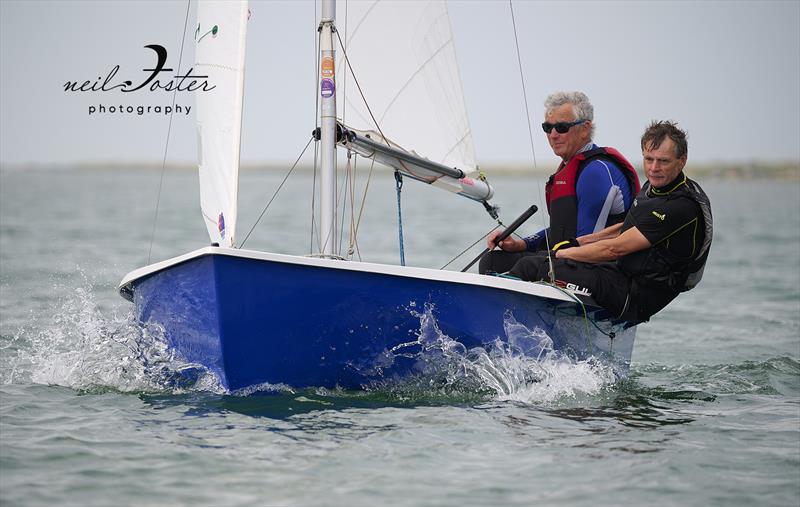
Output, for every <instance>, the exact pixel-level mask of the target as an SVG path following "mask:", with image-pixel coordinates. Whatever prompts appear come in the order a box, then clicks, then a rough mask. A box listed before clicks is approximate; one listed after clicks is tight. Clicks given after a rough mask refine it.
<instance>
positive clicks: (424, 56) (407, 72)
mask: <svg viewBox="0 0 800 507" xmlns="http://www.w3.org/2000/svg"><path fill="white" fill-rule="evenodd" d="M336 24H337V30H338V31H339V34H340V35H341V37H342V39H343V40H346V42H345V46H346V47H345V51H346V52H347V57H348V58H349V60H350V64H351V65H352V67H353V71H354V73H355V74H356V77H357V79H358V82H359V84H360V85H361V89H362V90H363V91H364V94H365V98H366V100H367V103H368V104H369V107H370V108H371V110H372V113H373V115H374V116H375V119H376V120H377V122H378V126H379V128H380V132H381V133H382V134H383V135H385V136H386V137H387V138H388V139H389V140H390V142H391V144H393V145H399V146H402V147H404V148H405V149H413V150H414V152H415V153H417V154H419V156H422V157H424V158H427V159H429V160H431V161H433V162H436V163H439V164H442V165H444V166H447V167H457V168H458V169H461V170H462V171H464V173H467V174H469V173H473V172H475V170H476V162H475V149H474V145H473V140H472V132H471V130H470V125H469V119H468V117H467V111H466V107H465V104H464V96H463V91H462V87H461V78H460V76H459V70H458V63H457V61H456V53H455V46H454V43H453V36H452V32H451V29H450V19H449V16H448V13H447V6H446V4H445V2H443V1H438V0H436V1H420V2H407V1H401V2H394V1H376V2H341V1H340V2H338V5H337V23H336ZM345 37H346V39H345ZM346 65H347V64H346V62H345V61H344V55H343V54H339V55H338V62H337V67H338V73H337V74H338V78H337V83H336V84H337V87H338V89H337V98H338V102H339V117H340V119H341V120H343V121H342V122H343V123H344V124H345V125H347V126H348V127H352V128H354V129H358V130H362V131H376V130H377V128H376V126H375V124H374V122H373V121H372V119H371V117H370V114H369V112H368V110H367V105H366V104H365V103H364V100H363V99H362V97H361V95H360V93H359V91H358V88H357V86H356V84H355V82H354V81H353V78H352V76H351V75H350V73H349V70H347V71H345V68H346ZM343 99H344V100H343ZM374 137H375V136H373V138H374ZM377 137H378V138H380V136H377ZM375 140H380V139H375Z"/></svg>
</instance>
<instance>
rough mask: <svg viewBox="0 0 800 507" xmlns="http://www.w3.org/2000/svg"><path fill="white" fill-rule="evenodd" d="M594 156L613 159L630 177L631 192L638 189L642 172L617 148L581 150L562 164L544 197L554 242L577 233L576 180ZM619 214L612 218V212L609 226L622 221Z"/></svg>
mask: <svg viewBox="0 0 800 507" xmlns="http://www.w3.org/2000/svg"><path fill="white" fill-rule="evenodd" d="M595 158H605V159H609V160H610V161H612V162H614V164H615V165H616V166H617V167H619V168H620V170H621V171H622V174H624V175H625V178H626V179H627V180H628V185H629V186H630V187H631V196H632V197H634V196H636V194H638V193H639V190H640V186H639V176H638V175H637V174H636V170H635V169H634V168H633V166H632V165H631V163H630V162H628V161H627V160H626V159H625V157H623V156H622V154H621V153H620V152H619V151H617V150H615V149H614V148H608V147H597V148H593V149H591V150H587V151H584V152H582V153H578V154H577V155H575V156H574V157H572V158H571V159H570V160H569V162H567V164H566V165H564V166H563V167H561V168H560V169H559V170H558V171H556V173H555V174H553V175H552V176H550V179H549V180H548V182H547V185H546V186H545V200H546V202H547V211H548V212H549V213H550V241H549V243H550V244H551V245H552V244H555V243H559V242H561V241H564V240H567V239H570V238H574V237H575V236H577V233H578V198H577V191H576V187H577V182H578V177H579V176H580V173H581V171H582V170H583V168H584V167H585V166H586V164H588V163H589V162H590V161H592V160H594V159H595ZM619 218H620V217H615V218H614V219H613V220H612V219H611V216H609V221H608V222H607V223H606V226H609V225H613V224H614V223H617V222H620V221H621V220H620V219H619Z"/></svg>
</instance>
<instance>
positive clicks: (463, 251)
mask: <svg viewBox="0 0 800 507" xmlns="http://www.w3.org/2000/svg"><path fill="white" fill-rule="evenodd" d="M498 227H503V224H502V222H500V221H499V220H498V221H497V225H495V226H494V227H492V228H491V229H489V232H487V233H486V234H484V235H483V236H481V237H480V238H478V240H477V241H475V242H474V243H473V244H471V245H470V246H468V247H467V248H465V249H463V250H461V253H459V254H458V255H456V256H455V257H453V258H452V259H450V261H448V263H447V264H445V265H444V266H442V267H441V268H439V269H444V268H446V267H447V266H449V265H450V264H452V263H453V262H454V261H455V260H456V259H458V258H459V257H461V256H462V255H464V254H465V253H467V252H469V250H470V249H471V248H472V247H474V246H475V245H477V244H478V243H480V242H481V241H483V240H484V239H485V238H486V236H488V235H489V234H491V233H493V232H494V231H495V230H497V228H498Z"/></svg>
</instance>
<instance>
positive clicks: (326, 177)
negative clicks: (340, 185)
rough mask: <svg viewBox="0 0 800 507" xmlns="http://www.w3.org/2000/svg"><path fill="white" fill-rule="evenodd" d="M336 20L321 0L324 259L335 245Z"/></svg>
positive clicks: (327, 0) (331, 6)
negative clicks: (334, 40)
mask: <svg viewBox="0 0 800 507" xmlns="http://www.w3.org/2000/svg"><path fill="white" fill-rule="evenodd" d="M335 20H336V1H335V0H322V19H321V21H320V26H319V30H320V84H319V92H320V95H321V98H322V107H321V115H320V116H321V117H320V127H321V135H320V139H321V143H322V145H321V163H322V168H321V171H320V172H321V178H320V180H321V182H320V238H321V241H322V250H321V252H320V253H322V254H323V255H333V254H334V245H336V218H335V214H336V73H335V66H334V62H335V61H336V60H335V51H334V49H333V32H334V30H335V29H336V28H335Z"/></svg>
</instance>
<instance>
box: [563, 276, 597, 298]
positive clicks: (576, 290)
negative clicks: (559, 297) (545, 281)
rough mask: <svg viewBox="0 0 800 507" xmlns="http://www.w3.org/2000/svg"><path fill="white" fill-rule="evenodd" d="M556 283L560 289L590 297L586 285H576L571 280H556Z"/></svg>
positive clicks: (590, 294)
mask: <svg viewBox="0 0 800 507" xmlns="http://www.w3.org/2000/svg"><path fill="white" fill-rule="evenodd" d="M556 285H557V286H559V287H561V288H562V289H567V290H568V291H571V292H573V293H574V294H580V295H582V296H588V297H592V293H591V292H589V289H587V288H586V287H581V286H580V285H576V284H574V283H572V282H565V281H562V280H556Z"/></svg>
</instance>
